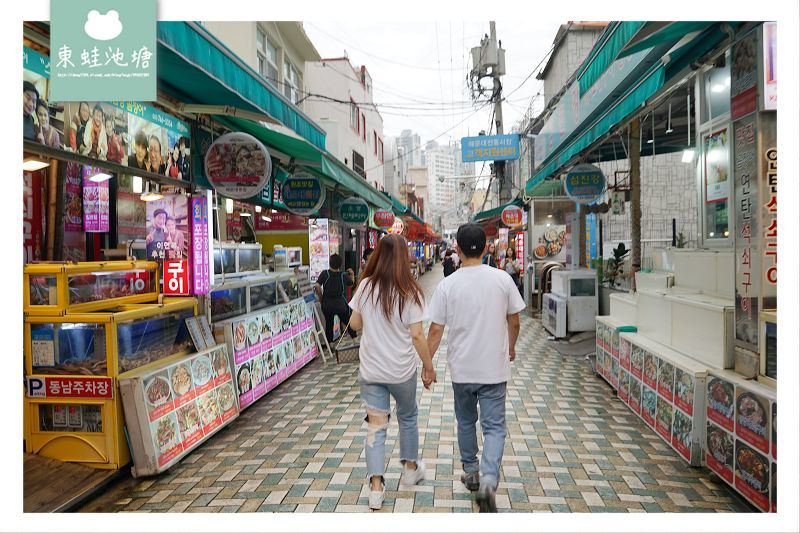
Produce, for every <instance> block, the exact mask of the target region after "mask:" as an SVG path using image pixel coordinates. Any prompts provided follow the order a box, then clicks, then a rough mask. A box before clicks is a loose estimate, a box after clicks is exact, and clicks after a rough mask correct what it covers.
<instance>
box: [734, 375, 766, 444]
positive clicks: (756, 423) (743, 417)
mask: <svg viewBox="0 0 800 533" xmlns="http://www.w3.org/2000/svg"><path fill="white" fill-rule="evenodd" d="M768 414H769V400H767V399H766V398H763V397H761V396H759V395H757V394H754V393H752V392H749V391H746V390H744V389H741V388H738V387H737V390H736V435H737V436H738V437H739V438H741V439H742V440H744V441H745V442H747V443H748V444H751V445H752V446H755V447H756V448H757V449H758V450H760V451H762V452H764V453H769V451H770V450H769V437H770V432H769V419H770V417H769V415H768Z"/></svg>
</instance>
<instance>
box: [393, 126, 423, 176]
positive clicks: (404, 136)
mask: <svg viewBox="0 0 800 533" xmlns="http://www.w3.org/2000/svg"><path fill="white" fill-rule="evenodd" d="M397 145H398V146H401V147H402V148H403V150H404V151H405V157H406V159H407V162H406V168H408V167H418V166H421V165H422V164H423V163H422V144H421V142H420V139H419V135H417V134H416V133H414V132H412V131H411V130H403V131H402V132H400V137H399V138H398V139H397Z"/></svg>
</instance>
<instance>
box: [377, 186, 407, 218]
mask: <svg viewBox="0 0 800 533" xmlns="http://www.w3.org/2000/svg"><path fill="white" fill-rule="evenodd" d="M382 192H383V194H384V196H386V197H387V198H388V199H389V201H390V202H391V203H392V212H393V213H394V214H395V216H401V215H405V214H406V213H409V212H410V211H409V209H408V207H407V206H406V204H404V203H403V202H401V201H400V200H398V199H397V198H395V197H394V196H392V195H391V194H389V193H388V192H386V191H382Z"/></svg>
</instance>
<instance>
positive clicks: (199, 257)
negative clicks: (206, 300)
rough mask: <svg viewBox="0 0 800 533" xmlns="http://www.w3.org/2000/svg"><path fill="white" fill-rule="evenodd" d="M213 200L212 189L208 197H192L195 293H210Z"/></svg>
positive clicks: (192, 255)
mask: <svg viewBox="0 0 800 533" xmlns="http://www.w3.org/2000/svg"><path fill="white" fill-rule="evenodd" d="M210 202H211V191H208V193H207V197H203V196H193V197H192V253H191V257H192V279H193V287H192V288H193V291H192V292H193V293H194V294H197V295H202V294H208V291H209V288H210V287H211V279H212V278H213V276H214V274H213V272H212V271H211V249H212V244H211V234H212V233H211V222H210V219H209V216H208V213H209V210H208V206H209V204H210Z"/></svg>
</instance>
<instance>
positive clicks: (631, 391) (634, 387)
mask: <svg viewBox="0 0 800 533" xmlns="http://www.w3.org/2000/svg"><path fill="white" fill-rule="evenodd" d="M628 407H630V408H631V410H632V411H633V412H634V413H636V414H637V415H639V416H641V415H642V382H641V381H639V380H638V379H636V378H635V377H634V376H633V375H631V376H630V377H629V378H628Z"/></svg>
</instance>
